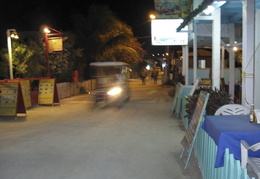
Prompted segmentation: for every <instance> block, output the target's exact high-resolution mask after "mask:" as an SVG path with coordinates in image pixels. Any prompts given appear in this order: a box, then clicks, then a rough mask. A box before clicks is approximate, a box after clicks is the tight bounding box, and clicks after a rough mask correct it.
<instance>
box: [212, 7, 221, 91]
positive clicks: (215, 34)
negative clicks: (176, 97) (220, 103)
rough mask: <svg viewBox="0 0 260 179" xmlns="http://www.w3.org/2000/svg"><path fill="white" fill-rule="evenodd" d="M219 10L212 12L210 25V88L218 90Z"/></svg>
mask: <svg viewBox="0 0 260 179" xmlns="http://www.w3.org/2000/svg"><path fill="white" fill-rule="evenodd" d="M220 16H221V9H220V8H217V9H215V11H214V12H213V22H212V23H213V24H212V69H211V70H212V77H211V80H212V88H213V89H215V88H216V89H219V88H220V38H221V30H220V25H221V23H220V22H221V19H220Z"/></svg>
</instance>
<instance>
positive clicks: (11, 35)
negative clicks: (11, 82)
mask: <svg viewBox="0 0 260 179" xmlns="http://www.w3.org/2000/svg"><path fill="white" fill-rule="evenodd" d="M6 35H7V49H8V57H9V73H10V79H14V75H13V59H12V42H11V38H14V39H18V38H19V37H18V35H17V33H16V30H15V29H7V31H6Z"/></svg>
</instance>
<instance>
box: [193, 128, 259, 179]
mask: <svg viewBox="0 0 260 179" xmlns="http://www.w3.org/2000/svg"><path fill="white" fill-rule="evenodd" d="M194 151H195V156H196V158H197V160H198V163H199V167H200V170H201V173H202V176H203V178H204V179H255V177H252V178H250V177H249V176H248V171H247V169H242V168H241V166H240V160H236V159H235V158H234V155H233V154H231V153H229V149H228V148H226V150H225V159H224V167H219V168H215V167H214V165H215V158H216V153H217V145H216V144H215V142H214V140H213V139H212V138H211V137H210V136H209V135H208V134H207V133H206V132H205V131H204V130H203V129H202V128H201V127H200V129H199V131H198V135H197V140H196V142H195V145H194Z"/></svg>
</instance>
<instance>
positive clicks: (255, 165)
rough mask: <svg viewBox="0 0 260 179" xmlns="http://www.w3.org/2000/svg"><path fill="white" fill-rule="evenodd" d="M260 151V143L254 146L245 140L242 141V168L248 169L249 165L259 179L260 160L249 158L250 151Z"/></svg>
mask: <svg viewBox="0 0 260 179" xmlns="http://www.w3.org/2000/svg"><path fill="white" fill-rule="evenodd" d="M259 149H260V142H259V143H256V144H254V145H252V146H249V145H248V143H247V142H246V141H244V140H241V167H242V168H246V166H247V164H248V165H250V167H251V168H252V169H253V171H254V172H255V174H256V175H257V177H258V178H260V158H253V157H248V150H252V151H254V152H255V151H257V150H259Z"/></svg>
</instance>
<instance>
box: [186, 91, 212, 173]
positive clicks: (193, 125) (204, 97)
mask: <svg viewBox="0 0 260 179" xmlns="http://www.w3.org/2000/svg"><path fill="white" fill-rule="evenodd" d="M208 98H209V93H207V92H205V91H201V92H200V95H199V98H198V101H197V104H196V107H195V110H194V113H193V116H192V119H191V121H190V124H189V128H188V129H187V131H186V135H185V136H184V137H183V139H182V141H181V144H182V146H183V150H182V154H181V157H182V155H183V152H184V151H185V150H186V151H187V152H188V159H187V161H186V165H185V167H184V168H185V169H186V168H187V165H188V162H189V159H190V156H191V153H192V149H193V146H194V143H195V139H196V136H197V133H198V130H199V127H200V125H199V123H200V122H201V119H202V117H203V115H204V112H205V109H206V106H207V103H208Z"/></svg>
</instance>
